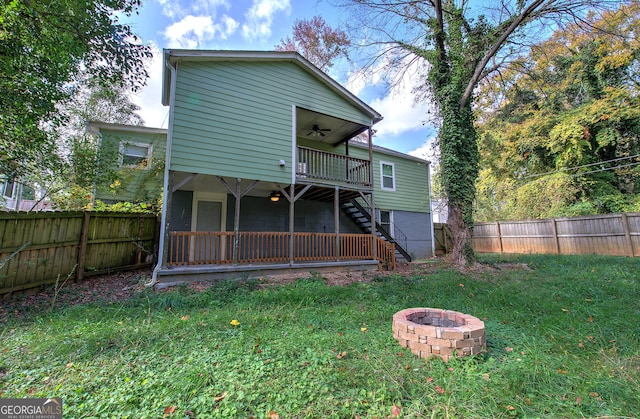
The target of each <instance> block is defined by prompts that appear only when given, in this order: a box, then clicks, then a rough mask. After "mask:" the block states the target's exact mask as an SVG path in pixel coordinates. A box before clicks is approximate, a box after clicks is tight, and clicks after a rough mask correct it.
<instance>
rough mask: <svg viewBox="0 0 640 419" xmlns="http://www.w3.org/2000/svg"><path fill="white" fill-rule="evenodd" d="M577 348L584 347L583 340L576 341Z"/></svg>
mask: <svg viewBox="0 0 640 419" xmlns="http://www.w3.org/2000/svg"><path fill="white" fill-rule="evenodd" d="M578 348H584V342H583V341H582V340H580V342H578Z"/></svg>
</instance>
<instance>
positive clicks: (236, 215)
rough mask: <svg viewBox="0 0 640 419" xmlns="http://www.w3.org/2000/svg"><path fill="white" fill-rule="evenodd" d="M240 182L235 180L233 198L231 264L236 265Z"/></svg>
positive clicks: (238, 179) (238, 244)
mask: <svg viewBox="0 0 640 419" xmlns="http://www.w3.org/2000/svg"><path fill="white" fill-rule="evenodd" d="M240 182H242V179H240V178H236V193H235V194H234V195H235V198H236V208H235V214H234V217H233V264H234V265H237V264H238V258H239V255H238V253H239V250H240V198H241V196H240Z"/></svg>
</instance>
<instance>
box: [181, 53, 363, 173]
mask: <svg viewBox="0 0 640 419" xmlns="http://www.w3.org/2000/svg"><path fill="white" fill-rule="evenodd" d="M177 74H178V76H177V83H176V94H175V104H174V117H173V134H172V150H171V170H176V171H185V172H196V173H203V174H209V175H219V176H230V177H239V178H248V179H257V180H262V181H271V182H282V183H288V182H289V181H290V179H291V169H292V167H293V165H292V164H291V132H292V124H293V120H292V105H295V106H297V107H303V108H307V109H310V110H313V111H317V112H322V113H325V114H328V115H332V116H336V117H340V118H342V119H347V120H352V121H355V122H358V123H361V124H369V123H370V122H371V121H370V119H369V118H367V116H366V115H364V114H363V113H361V112H360V111H359V110H358V109H357V108H356V107H354V106H353V105H351V104H350V103H348V102H347V101H345V100H343V99H342V98H340V97H339V96H337V95H336V94H335V93H334V92H333V91H332V90H330V89H329V88H328V87H327V86H325V85H324V84H322V83H321V82H320V81H319V80H317V79H316V78H314V77H313V76H311V75H310V74H309V73H308V72H306V71H305V70H303V69H302V68H300V67H299V66H298V65H296V64H294V63H291V62H260V63H256V62H242V61H234V62H215V63H213V62H208V63H207V62H186V63H180V64H179V66H178V72H177ZM280 160H285V162H286V166H285V167H284V168H281V167H280V166H279V164H278V163H279V161H280Z"/></svg>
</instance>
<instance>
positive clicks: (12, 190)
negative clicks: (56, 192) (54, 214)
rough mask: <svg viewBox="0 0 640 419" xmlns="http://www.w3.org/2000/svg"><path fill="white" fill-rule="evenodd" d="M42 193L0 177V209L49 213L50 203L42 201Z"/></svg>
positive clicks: (31, 187)
mask: <svg viewBox="0 0 640 419" xmlns="http://www.w3.org/2000/svg"><path fill="white" fill-rule="evenodd" d="M43 196H44V191H42V190H40V189H39V188H37V187H34V186H31V185H30V184H28V183H21V182H19V181H17V180H9V179H7V178H5V177H4V176H0V209H5V210H10V211H51V210H52V206H51V202H50V201H49V200H48V199H46V198H45V199H42V198H43Z"/></svg>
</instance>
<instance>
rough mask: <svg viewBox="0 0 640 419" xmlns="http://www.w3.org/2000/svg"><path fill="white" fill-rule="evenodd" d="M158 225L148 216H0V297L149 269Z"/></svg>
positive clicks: (154, 219)
mask: <svg viewBox="0 0 640 419" xmlns="http://www.w3.org/2000/svg"><path fill="white" fill-rule="evenodd" d="M158 226H159V222H158V219H157V217H156V216H155V215H151V214H135V213H113V212H105V213H97V212H40V213H4V214H1V213H0V295H2V294H6V293H9V292H12V291H18V290H23V289H27V288H33V287H37V286H40V285H45V284H53V283H55V282H56V281H58V280H59V281H64V280H67V279H68V278H71V279H75V280H82V279H83V277H84V276H85V275H88V274H94V273H96V274H97V273H104V272H108V271H113V270H119V269H128V268H136V267H142V266H148V265H149V264H151V263H152V262H153V258H154V256H155V254H156V251H157V249H156V248H155V246H156V241H157V236H158V235H157V231H158Z"/></svg>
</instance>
